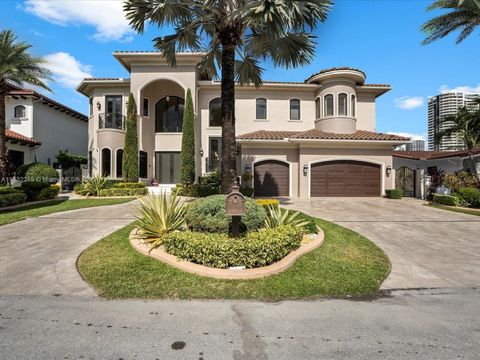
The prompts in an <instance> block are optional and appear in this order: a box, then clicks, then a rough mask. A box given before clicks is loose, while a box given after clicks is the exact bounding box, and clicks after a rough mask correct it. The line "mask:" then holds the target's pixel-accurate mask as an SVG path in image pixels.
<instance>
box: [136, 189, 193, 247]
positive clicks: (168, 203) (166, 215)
mask: <svg viewBox="0 0 480 360" xmlns="http://www.w3.org/2000/svg"><path fill="white" fill-rule="evenodd" d="M138 201H139V202H140V205H139V206H137V207H136V209H137V211H138V215H137V216H136V217H137V219H138V222H139V224H138V225H137V229H138V230H140V236H141V237H142V238H143V239H144V241H145V242H146V243H148V244H150V246H151V248H150V251H151V250H152V249H154V248H156V247H158V246H160V245H161V244H162V240H163V237H164V235H165V234H167V233H168V232H171V231H178V230H181V229H182V228H183V227H184V226H185V210H186V207H185V205H183V204H180V201H179V199H178V198H177V196H176V195H175V194H172V195H170V196H167V194H166V193H165V192H162V193H160V195H158V196H155V195H152V194H149V195H148V196H146V197H144V198H143V199H142V198H140V199H138Z"/></svg>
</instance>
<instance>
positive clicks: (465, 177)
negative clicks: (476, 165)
mask: <svg viewBox="0 0 480 360" xmlns="http://www.w3.org/2000/svg"><path fill="white" fill-rule="evenodd" d="M443 185H445V186H446V187H448V188H449V189H450V191H452V192H457V191H458V190H459V189H461V188H480V182H479V181H478V178H477V176H476V175H475V174H472V173H470V172H467V171H460V172H458V173H455V174H447V175H445V177H444V178H443Z"/></svg>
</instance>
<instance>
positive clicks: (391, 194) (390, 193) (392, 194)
mask: <svg viewBox="0 0 480 360" xmlns="http://www.w3.org/2000/svg"><path fill="white" fill-rule="evenodd" d="M385 196H386V198H387V199H401V198H402V196H403V190H402V189H388V190H385Z"/></svg>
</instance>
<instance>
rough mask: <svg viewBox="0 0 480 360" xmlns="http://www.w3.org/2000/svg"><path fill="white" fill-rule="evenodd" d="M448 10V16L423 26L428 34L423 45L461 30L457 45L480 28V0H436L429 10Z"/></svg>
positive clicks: (445, 15)
mask: <svg viewBox="0 0 480 360" xmlns="http://www.w3.org/2000/svg"><path fill="white" fill-rule="evenodd" d="M436 9H448V10H451V11H450V12H447V13H446V14H443V15H440V16H437V17H434V18H433V19H431V20H429V21H427V22H426V23H425V24H423V25H422V28H421V29H422V31H423V32H424V33H426V34H427V37H426V38H425V40H423V42H422V44H423V45H426V44H430V43H431V42H433V41H435V40H438V39H441V38H444V37H445V36H447V35H448V34H450V33H451V32H453V31H455V30H460V34H459V35H458V37H457V41H456V42H457V44H458V43H460V42H462V41H463V40H465V38H466V37H467V36H468V35H470V34H471V33H472V32H473V30H475V28H476V27H478V26H480V0H436V1H435V2H434V3H433V4H432V5H430V6H429V7H428V8H427V10H429V11H431V10H436Z"/></svg>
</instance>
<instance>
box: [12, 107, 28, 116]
mask: <svg viewBox="0 0 480 360" xmlns="http://www.w3.org/2000/svg"><path fill="white" fill-rule="evenodd" d="M14 112H15V118H17V119H19V118H26V117H27V109H26V108H25V106H23V105H18V106H15V109H14Z"/></svg>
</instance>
